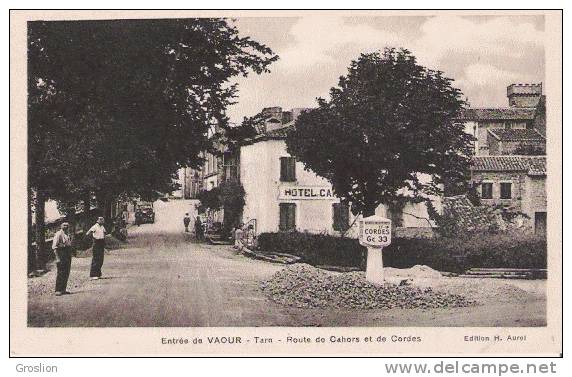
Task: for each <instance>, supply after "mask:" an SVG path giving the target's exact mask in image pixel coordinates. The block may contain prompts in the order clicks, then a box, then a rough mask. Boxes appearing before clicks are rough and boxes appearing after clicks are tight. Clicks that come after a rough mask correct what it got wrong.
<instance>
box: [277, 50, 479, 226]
mask: <svg viewBox="0 0 572 377" xmlns="http://www.w3.org/2000/svg"><path fill="white" fill-rule="evenodd" d="M330 97H331V98H330V100H325V99H321V98H319V99H318V107H317V108H316V109H312V110H310V111H306V112H303V113H302V114H301V115H300V116H299V117H298V119H297V121H296V123H295V129H294V130H293V131H292V132H290V133H289V135H288V138H287V146H288V152H289V153H291V154H292V155H294V156H296V157H297V158H298V159H299V160H301V161H302V162H303V163H304V164H305V166H306V168H307V169H310V170H312V171H314V172H315V173H316V174H318V175H320V176H323V177H325V178H326V179H328V180H329V181H330V182H331V183H332V186H333V189H334V192H335V193H336V195H338V196H339V197H340V198H341V199H342V200H344V201H347V202H351V204H352V210H353V211H354V212H355V213H363V214H364V215H369V214H372V213H373V212H374V211H375V208H376V207H377V206H378V205H379V204H392V203H396V202H399V201H401V202H403V201H422V200H424V198H426V195H428V194H437V193H440V192H441V184H442V183H443V182H444V179H445V178H447V180H449V181H451V180H454V179H455V178H458V179H464V178H465V174H466V171H467V169H468V164H469V162H470V154H471V149H470V142H471V136H469V135H468V134H466V133H465V132H464V126H463V124H460V123H456V122H455V121H454V119H455V118H456V117H457V116H458V114H459V111H460V110H461V109H462V108H463V107H464V106H465V102H464V101H463V100H462V98H461V97H462V93H461V92H460V91H459V90H458V89H456V88H454V87H453V86H452V80H451V79H449V78H446V77H444V76H443V73H442V72H440V71H434V70H431V69H428V68H425V67H423V66H421V65H419V64H418V63H417V61H416V58H415V57H414V56H413V55H412V54H411V53H410V52H409V51H407V50H404V49H399V50H398V49H385V50H384V51H383V53H380V52H375V53H369V54H362V55H360V57H359V58H358V59H357V60H356V61H352V63H351V65H350V67H349V69H348V73H347V75H346V76H342V77H340V79H339V83H338V86H337V87H334V88H332V89H331V90H330ZM423 176H425V177H431V178H432V179H431V180H429V179H423Z"/></svg>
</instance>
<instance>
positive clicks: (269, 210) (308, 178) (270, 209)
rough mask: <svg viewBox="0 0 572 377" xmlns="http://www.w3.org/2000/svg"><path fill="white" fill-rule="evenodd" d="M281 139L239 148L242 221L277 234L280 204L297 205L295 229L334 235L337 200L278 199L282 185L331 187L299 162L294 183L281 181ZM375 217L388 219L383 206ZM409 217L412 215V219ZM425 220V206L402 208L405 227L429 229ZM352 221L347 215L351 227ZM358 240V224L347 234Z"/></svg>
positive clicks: (283, 151) (438, 204)
mask: <svg viewBox="0 0 572 377" xmlns="http://www.w3.org/2000/svg"><path fill="white" fill-rule="evenodd" d="M289 156H290V155H289V154H288V153H287V152H286V143H285V142H284V141H283V140H268V141H261V142H257V143H254V144H251V145H245V146H242V147H241V149H240V180H241V183H242V185H243V187H244V190H245V192H246V198H245V202H246V203H245V206H244V211H243V222H245V223H246V222H248V221H249V220H250V219H256V221H257V227H258V229H257V231H258V233H262V232H276V231H278V226H279V221H280V220H279V218H280V210H279V203H295V204H296V227H297V230H299V231H309V232H312V233H328V234H337V233H339V232H336V231H334V230H333V209H332V204H333V203H338V202H339V199H337V198H335V199H320V200H282V199H279V188H280V187H281V186H319V187H328V188H331V185H330V183H329V182H328V181H327V180H326V179H324V178H322V177H320V176H318V175H316V174H315V173H314V172H311V171H306V170H304V165H303V164H302V163H301V162H297V163H296V182H280V157H289ZM433 199H434V205H435V207H436V208H437V209H438V210H440V208H441V201H440V199H439V198H433ZM376 214H378V215H381V216H385V217H387V216H388V215H387V211H386V209H385V208H384V206H379V207H378V208H377V210H376ZM409 214H413V215H414V216H411V215H409ZM417 217H423V218H428V215H427V209H426V207H425V205H424V204H408V205H406V206H405V208H404V214H403V226H404V227H421V228H424V227H428V226H429V224H428V222H427V221H426V220H425V219H419V218H417ZM353 221H354V218H353V216H352V215H351V213H350V224H351V223H352V222H353ZM347 235H348V236H353V237H357V222H356V224H355V225H354V227H352V229H351V230H350V231H349V232H348V233H347Z"/></svg>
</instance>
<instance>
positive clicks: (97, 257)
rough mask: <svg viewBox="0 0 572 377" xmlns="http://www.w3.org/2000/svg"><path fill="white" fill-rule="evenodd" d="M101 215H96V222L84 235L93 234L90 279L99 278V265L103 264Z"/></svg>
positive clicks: (103, 230) (103, 245)
mask: <svg viewBox="0 0 572 377" xmlns="http://www.w3.org/2000/svg"><path fill="white" fill-rule="evenodd" d="M104 223H105V220H104V218H103V217H101V216H100V217H98V218H97V222H96V223H95V224H94V225H93V226H92V227H91V228H90V229H89V230H88V231H87V233H86V236H88V235H90V234H93V248H92V250H93V256H92V258H91V271H90V272H89V277H90V278H91V280H97V279H99V278H101V266H103V253H104V251H105V232H106V231H105V227H104V226H103V224H104Z"/></svg>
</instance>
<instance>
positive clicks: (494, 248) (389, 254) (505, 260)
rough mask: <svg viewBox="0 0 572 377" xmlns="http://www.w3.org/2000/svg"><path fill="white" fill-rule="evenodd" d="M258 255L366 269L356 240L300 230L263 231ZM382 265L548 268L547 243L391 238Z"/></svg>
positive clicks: (510, 237) (510, 236)
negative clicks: (276, 254) (265, 253)
mask: <svg viewBox="0 0 572 377" xmlns="http://www.w3.org/2000/svg"><path fill="white" fill-rule="evenodd" d="M258 244H259V247H260V249H261V250H262V251H268V252H280V253H287V254H292V255H297V256H300V257H302V258H303V260H304V262H306V263H309V264H312V265H333V266H344V267H361V268H363V267H364V266H365V255H366V253H365V251H366V249H365V248H364V247H362V246H361V245H360V244H359V242H358V241H357V240H355V239H350V238H340V237H334V236H328V235H323V234H309V233H300V232H279V233H262V234H260V236H259V238H258ZM383 261H384V265H385V266H387V267H396V268H409V267H412V266H414V265H416V264H423V265H427V266H429V267H431V268H433V269H435V270H439V271H449V272H457V273H461V272H464V271H466V270H468V269H470V268H477V267H481V268H546V239H545V238H538V237H533V236H529V235H526V234H523V233H519V232H505V233H500V234H490V233H481V234H470V235H467V236H462V235H461V236H457V237H454V238H453V237H439V238H432V239H425V238H423V239H422V238H394V239H393V240H392V243H391V245H389V246H388V247H386V248H384V251H383Z"/></svg>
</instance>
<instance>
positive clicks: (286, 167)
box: [280, 157, 296, 182]
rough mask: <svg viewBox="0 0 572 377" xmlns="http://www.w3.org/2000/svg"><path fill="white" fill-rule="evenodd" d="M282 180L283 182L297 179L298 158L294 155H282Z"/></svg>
mask: <svg viewBox="0 0 572 377" xmlns="http://www.w3.org/2000/svg"><path fill="white" fill-rule="evenodd" d="M280 180H281V181H283V182H293V181H295V180H296V159H295V158H294V157H280Z"/></svg>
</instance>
